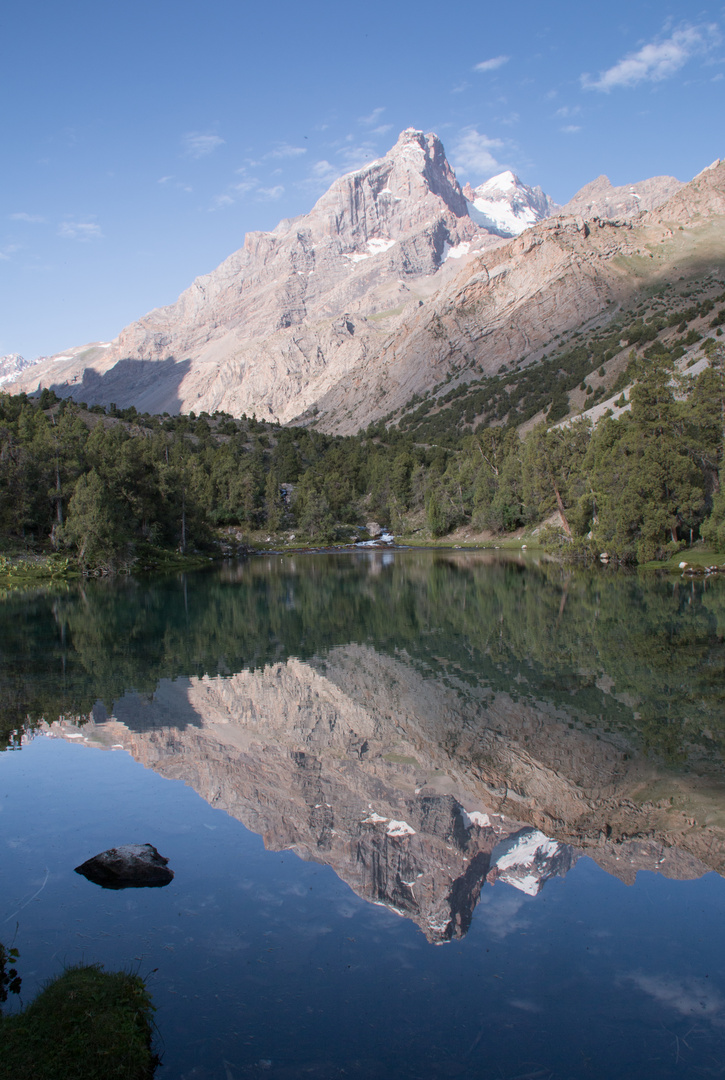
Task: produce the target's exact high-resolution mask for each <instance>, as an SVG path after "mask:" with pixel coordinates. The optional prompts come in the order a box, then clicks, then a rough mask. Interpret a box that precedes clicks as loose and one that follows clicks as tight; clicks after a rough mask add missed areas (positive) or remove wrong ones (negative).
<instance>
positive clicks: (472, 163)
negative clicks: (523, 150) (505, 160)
mask: <svg viewBox="0 0 725 1080" xmlns="http://www.w3.org/2000/svg"><path fill="white" fill-rule="evenodd" d="M502 146H503V142H502V141H501V139H490V138H489V137H488V135H481V134H480V133H479V132H478V131H477V130H476V128H473V127H470V128H464V130H463V131H462V132H461V133H460V135H459V137H458V141H457V142H456V143H455V144H454V146H453V155H452V156H453V160H454V163H455V164H454V168H455V169H456V171H458V170H459V169H460V171H461V172H462V173H466V174H469V175H474V176H475V177H476V178H483V177H484V176H493V175H494V174H495V173H497V172H500V171H501V169H502V166H501V163H500V162H499V161H497V160H496V158H495V157H494V155H493V154H492V153H491V151H492V150H498V149H500V147H502Z"/></svg>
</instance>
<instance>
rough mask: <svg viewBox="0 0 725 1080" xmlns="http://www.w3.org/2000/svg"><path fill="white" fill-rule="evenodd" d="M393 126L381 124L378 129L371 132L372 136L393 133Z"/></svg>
mask: <svg viewBox="0 0 725 1080" xmlns="http://www.w3.org/2000/svg"><path fill="white" fill-rule="evenodd" d="M392 128H393V125H392V124H380V125H379V126H378V127H376V128H373V130H372V131H371V132H370V134H371V135H386V134H387V133H388V132H389V131H392Z"/></svg>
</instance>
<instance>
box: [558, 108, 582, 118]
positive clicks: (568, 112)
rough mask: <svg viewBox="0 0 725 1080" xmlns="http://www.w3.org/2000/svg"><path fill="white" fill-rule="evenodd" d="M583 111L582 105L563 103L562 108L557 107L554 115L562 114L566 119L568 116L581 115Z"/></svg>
mask: <svg viewBox="0 0 725 1080" xmlns="http://www.w3.org/2000/svg"><path fill="white" fill-rule="evenodd" d="M581 111H582V107H581V105H562V107H561V108H560V109H557V110H556V112H555V113H554V116H560V117H561V118H562V119H565V118H566V117H567V116H579V114H580V113H581Z"/></svg>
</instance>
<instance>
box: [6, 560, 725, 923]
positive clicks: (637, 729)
mask: <svg viewBox="0 0 725 1080" xmlns="http://www.w3.org/2000/svg"><path fill="white" fill-rule="evenodd" d="M4 606H5V609H6V616H7V617H6V619H5V620H4V623H3V631H2V634H3V636H2V649H3V655H4V659H5V664H4V666H3V675H2V680H3V687H2V689H3V691H4V692H3V695H2V700H3V712H4V717H3V719H4V723H5V728H6V730H7V731H8V732H10V731H11V730H12V729H14V728H16V727H18V726H19V725H23V726H24V727H28V726H32V723H33V722H39V721H40V720H41V719H43V720H45V721H46V722H48V723H49V725H50V727H49V732H50V733H51V734H53V735H56V736H62V737H65V738H67V739H70V740H72V741H77V742H79V743H84V744H86V745H91V746H102V747H106V748H111V747H118V746H122V747H123V748H124V749H125V750H127V751H129V752H130V753H131V754H132V755H133V757H134V758H136V759H137V760H138V761H140V762H142V763H143V764H144V765H146V766H149V767H151V768H153V769H154V770H155V771H157V772H158V773H160V774H161V775H163V776H166V777H170V778H176V779H181V780H184V781H185V782H186V783H187V784H189V785H190V786H191V787H193V788H194V789H195V790H196V791H197V792H199V794H200V795H202V796H203V798H204V799H206V800H207V802H208V803H209V804H210V805H212V806H214V807H218V808H220V809H223V810H225V811H227V813H229V814H230V815H232V816H233V817H236V818H237V819H239V820H240V821H242V822H243V823H244V825H245V826H247V828H249V829H250V830H252V831H254V832H257V833H259V834H261V836H262V837H263V839H264V843H265V846H266V847H267V848H268V849H274V850H283V849H289V850H292V851H295V852H297V853H298V854H300V855H302V856H303V857H304V858H306V859H312V860H316V861H318V862H323V863H326V864H328V865H329V866H331V867H332V868H333V869H334V870H335V872H336V873H337V874H338V875H339V877H340V878H342V879H343V880H344V881H346V882H347V883H348V884H349V885H350V886H351V887H352V888H353V889H354V890H355V891H356V892H357V893H358V894H359V895H360V896H362V897H364V898H366V899H368V900H371V901H374V902H376V903H383V904H385V905H387V906H388V907H390V908H392V909H394V910H395V911H398V912H400V913H401V914H404V915H406V916H409V917H410V918H412V919H414V920H415V921H416V922H417V923H418V925H419V926H420V927H421V929H422V930H423V932H424V933H425V934H426V936H427V937H428V939H429V940H431V941H435V942H443V941H447V940H450V939H452V938H456V937H461V936H462V935H464V934H465V933H466V931H467V930H468V928H469V926H470V924H471V919H472V916H473V911H474V908H475V906H476V904H477V902H478V901H479V897H480V894H481V890H482V888H483V887H484V885H485V883H486V882H493V881H495V880H497V879H500V880H503V881H506V882H508V883H509V884H511V885H514V886H515V887H516V888H518V889H520V890H522V891H523V892H526V893H528V894H529V895H533V894H535V893H536V892H538V891H539V889H540V888H541V887H542V885H543V884H544V883H545V881H546V880H547V879H548V878H550V877H551V876H552V875H555V874H556V875H563V874H565V873H566V872H567V871H568V870H569V868H570V867H571V866H572V865H573V863H574V862H575V861H576V859H577V857H578V855H579V854H581V853H582V852H585V853H586V854H588V855H590V856H591V857H592V858H593V859H594V860H595V861H596V862H597V863H598V864H599V865H600V866H602V867H603V868H604V869H606V870H607V871H608V872H609V873H611V874H614V875H616V876H617V877H619V878H620V879H622V880H623V881H625V882H627V883H631V882H632V881H634V878H635V876H636V873H637V871H638V870H640V869H649V870H655V871H657V872H658V873H660V874H664V875H665V876H668V877H672V878H693V877H698V876H699V875H701V874H703V873H705V872H706V870H708V869H714V870H717V871H718V873H721V874H722V873H723V872H724V871H725V857H724V855H723V852H724V851H725V846H724V845H723V838H724V837H723V834H724V829H725V814H724V810H725V800H724V799H723V794H724V791H725V788H724V786H723V774H722V758H721V749H722V745H723V738H724V737H725V713H724V712H723V708H722V706H723V695H724V693H725V689H724V688H725V682H724V681H723V661H724V660H725V647H724V645H723V631H724V629H725V589H724V588H723V586H722V583H721V582H719V581H708V582H704V581H703V582H692V581H688V582H687V583H686V584H685V583H683V582H680V581H679V580H678V581H675V582H671V581H669V580H657V579H654V578H651V577H650V578H644V577H637V576H626V575H623V574H616V573H611V572H608V571H596V572H583V571H572V570H569V569H563V568H561V567H560V566H558V565H555V564H553V563H542V564H536V563H535V562H532V561H528V562H524V561H523V560H522V559H519V558H514V559H510V558H504V557H502V556H499V555H498V554H496V553H490V554H470V553H460V554H459V553H446V554H444V553H436V554H431V553H405V554H400V553H398V554H396V555H395V556H393V555H392V554H391V553H389V552H374V551H371V552H366V553H361V552H358V553H355V554H345V555H340V556H324V557H316V556H306V557H295V558H290V557H286V558H279V557H272V558H268V559H257V560H252V561H250V562H247V563H244V564H235V565H230V566H228V567H225V568H224V569H222V570H221V571H218V570H217V571H210V572H209V573H205V574H199V575H192V576H189V577H182V578H176V579H170V580H165V581H162V582H150V583H145V582H140V581H128V582H122V583H106V582H90V583H88V584H87V585H85V586H84V587H83V588H79V589H77V590H75V589H69V590H67V591H65V592H59V593H57V594H54V595H50V594H47V593H41V594H38V595H37V596H36V597H34V598H33V599H32V600H31V601H28V599H27V598H22V597H12V596H10V597H8V598H6V600H5V603H4ZM56 718H60V719H56ZM46 730H47V729H46Z"/></svg>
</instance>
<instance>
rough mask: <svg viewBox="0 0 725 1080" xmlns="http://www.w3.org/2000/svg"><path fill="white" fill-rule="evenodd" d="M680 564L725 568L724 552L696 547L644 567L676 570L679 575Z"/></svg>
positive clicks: (646, 564)
mask: <svg viewBox="0 0 725 1080" xmlns="http://www.w3.org/2000/svg"><path fill="white" fill-rule="evenodd" d="M681 562H686V563H688V565H689V566H702V567H705V566H725V551H714V550H713V549H712V548H707V547H704V546H703V547H700V546H697V545H696V546H695V547H691V548H685V549H684V550H683V551H678V552H677V553H676V554H675V555H673V556H672V557H671V558H670V559H663V560H660V561H654V562H648V563H645V567H650V568H652V569H655V570H673V571H674V570H676V571H677V572H678V573H679V572H680V563H681Z"/></svg>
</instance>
